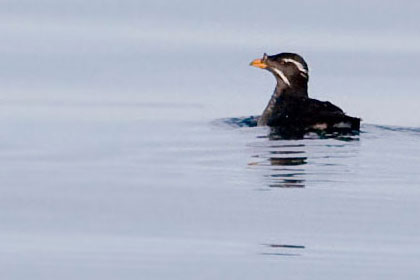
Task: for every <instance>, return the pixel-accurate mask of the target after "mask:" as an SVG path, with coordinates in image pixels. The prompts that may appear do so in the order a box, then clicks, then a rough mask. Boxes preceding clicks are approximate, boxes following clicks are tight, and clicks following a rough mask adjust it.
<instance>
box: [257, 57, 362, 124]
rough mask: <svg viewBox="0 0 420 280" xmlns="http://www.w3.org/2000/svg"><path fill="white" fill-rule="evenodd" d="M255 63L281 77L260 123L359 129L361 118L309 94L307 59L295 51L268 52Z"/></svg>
mask: <svg viewBox="0 0 420 280" xmlns="http://www.w3.org/2000/svg"><path fill="white" fill-rule="evenodd" d="M250 65H251V66H255V67H258V68H262V69H265V70H268V71H270V72H271V73H272V74H273V75H274V77H275V78H276V80H277V85H276V89H275V90H274V94H273V96H272V97H271V99H270V101H269V102H268V105H267V107H266V108H265V110H264V112H263V114H262V115H261V116H260V117H259V118H258V125H259V126H264V125H268V126H270V127H282V128H292V129H293V130H296V129H299V130H305V131H308V130H323V131H324V130H325V131H343V130H350V131H358V130H359V129H360V118H354V117H350V116H347V115H346V114H345V113H344V112H343V110H341V109H340V108H339V107H337V106H335V105H333V104H332V103H330V102H324V101H319V100H316V99H312V98H309V97H308V79H309V70H308V65H307V64H306V62H305V60H304V59H303V58H302V57H301V56H300V55H298V54H295V53H280V54H276V55H271V56H269V55H267V54H264V56H263V58H261V59H255V60H254V61H252V62H251V64H250Z"/></svg>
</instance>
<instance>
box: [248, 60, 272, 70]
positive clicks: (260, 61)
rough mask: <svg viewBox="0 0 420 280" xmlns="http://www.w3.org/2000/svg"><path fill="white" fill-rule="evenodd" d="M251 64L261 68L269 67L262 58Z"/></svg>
mask: <svg viewBox="0 0 420 280" xmlns="http://www.w3.org/2000/svg"><path fill="white" fill-rule="evenodd" d="M249 65H251V66H254V67H258V68H261V69H265V68H267V67H268V66H267V64H265V63H264V62H262V60H261V59H255V60H253V61H252V62H251V63H250V64H249Z"/></svg>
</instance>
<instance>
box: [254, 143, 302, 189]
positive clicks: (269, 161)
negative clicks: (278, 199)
mask: <svg viewBox="0 0 420 280" xmlns="http://www.w3.org/2000/svg"><path fill="white" fill-rule="evenodd" d="M305 148H306V145H305V144H299V143H282V142H279V141H268V142H264V144H263V145H261V146H259V147H258V148H257V149H256V151H257V153H258V154H256V155H254V158H258V159H259V161H258V162H254V163H251V164H252V165H257V166H261V167H263V168H264V170H268V171H269V172H268V174H265V175H264V176H265V177H267V178H268V181H269V183H268V185H269V187H272V188H303V187H305V179H304V178H305V168H304V166H305V165H306V164H307V159H308V157H307V156H306V150H305ZM267 167H268V168H267Z"/></svg>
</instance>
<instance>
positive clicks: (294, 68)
mask: <svg viewBox="0 0 420 280" xmlns="http://www.w3.org/2000/svg"><path fill="white" fill-rule="evenodd" d="M250 65H251V66H254V67H258V68H261V69H265V70H268V71H270V72H271V73H273V75H274V76H275V77H276V80H277V87H280V88H283V89H285V90H288V91H296V92H299V93H301V92H302V91H307V84H308V80H309V69H308V65H307V64H306V62H305V60H304V59H303V58H302V57H301V56H300V55H298V54H295V53H279V54H276V55H267V54H264V56H263V57H262V58H260V59H255V60H253V61H252V62H251V63H250ZM306 95H307V92H306Z"/></svg>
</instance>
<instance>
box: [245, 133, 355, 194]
mask: <svg viewBox="0 0 420 280" xmlns="http://www.w3.org/2000/svg"><path fill="white" fill-rule="evenodd" d="M257 138H258V139H259V140H260V141H259V142H258V143H254V144H255V145H254V148H255V149H254V155H253V158H256V159H258V161H256V162H252V163H250V165H254V166H258V167H261V169H263V172H264V175H263V176H264V177H266V178H267V179H268V182H267V184H268V186H269V187H271V188H304V187H305V185H306V183H307V178H308V173H307V168H308V167H310V169H311V170H312V171H311V173H312V177H313V176H314V175H313V174H314V173H313V169H314V168H316V169H319V175H320V174H325V175H328V174H329V172H333V169H334V166H338V165H339V164H340V163H339V162H338V161H337V160H338V159H339V158H344V157H346V156H347V155H348V154H347V152H346V149H345V148H344V147H345V146H347V145H346V144H345V143H346V142H351V141H354V140H356V141H357V140H358V139H359V138H358V135H351V134H326V133H322V134H319V133H306V134H301V132H299V131H291V130H287V131H284V130H279V129H270V131H269V133H268V134H265V135H259V136H257ZM327 139H329V140H327ZM337 140H338V141H339V142H340V143H337ZM349 144H350V143H349ZM343 149H344V150H343ZM350 155H351V154H350ZM308 158H310V159H311V160H310V162H311V166H308ZM327 165H328V166H329V168H328V170H325V169H324V168H323V166H324V167H325V166H327ZM309 177H311V176H310V175H309ZM323 179H324V180H327V179H326V178H323ZM318 180H319V178H318Z"/></svg>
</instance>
